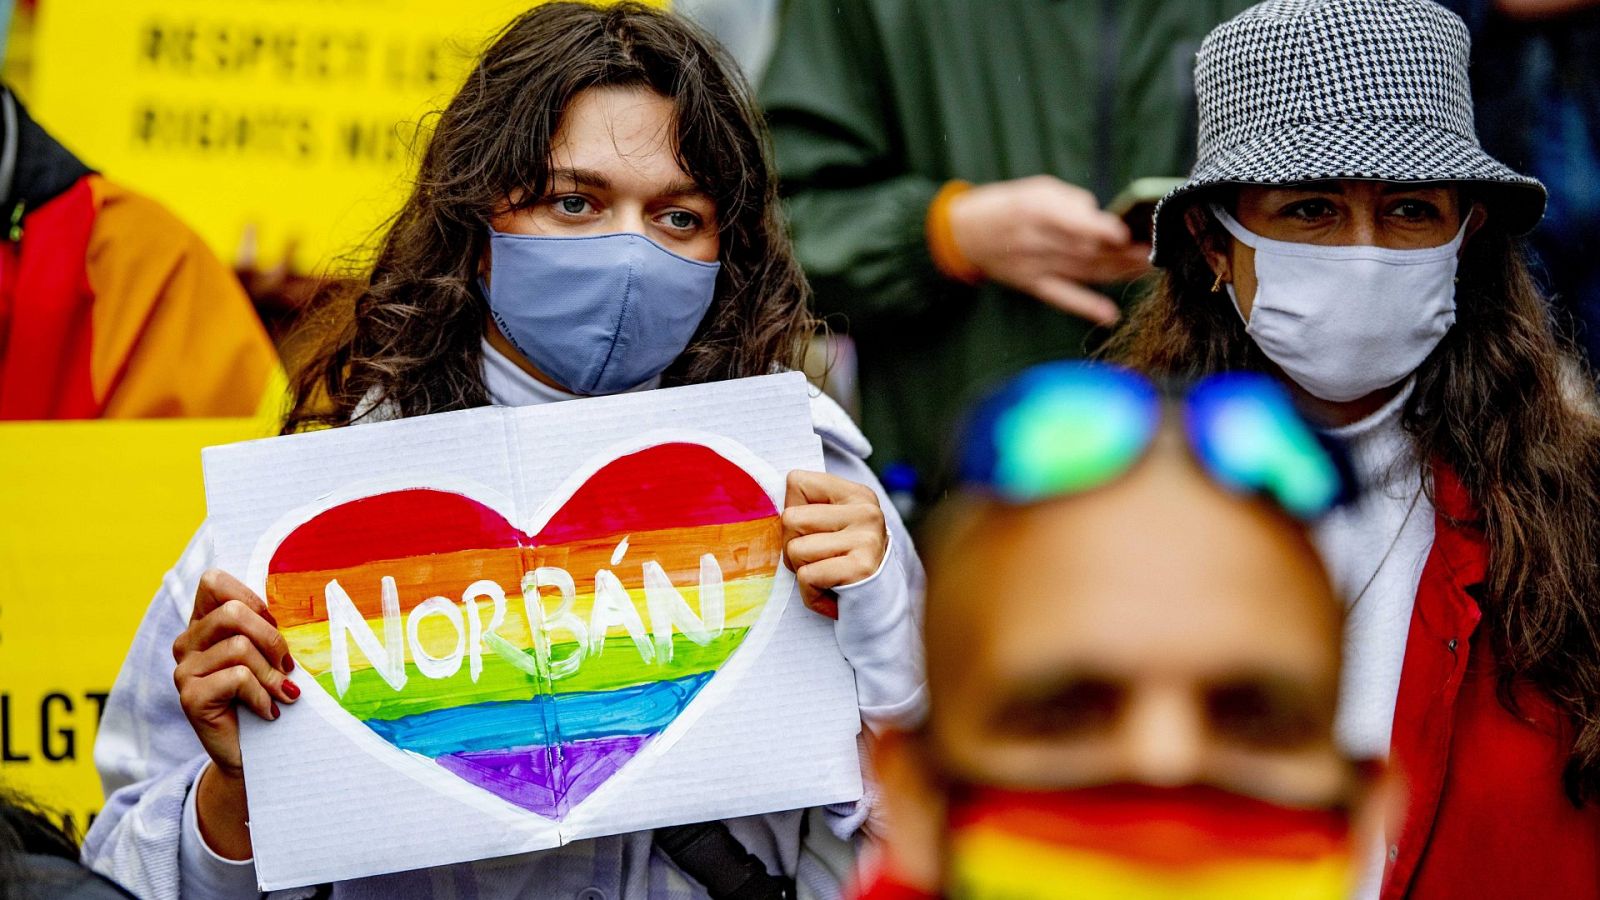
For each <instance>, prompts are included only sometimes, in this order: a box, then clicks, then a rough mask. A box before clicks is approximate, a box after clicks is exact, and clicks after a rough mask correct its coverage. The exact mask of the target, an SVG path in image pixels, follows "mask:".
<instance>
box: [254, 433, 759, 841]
mask: <svg viewBox="0 0 1600 900" xmlns="http://www.w3.org/2000/svg"><path fill="white" fill-rule="evenodd" d="M780 541H781V525H780V522H779V518H778V510H777V508H776V507H775V506H774V504H773V503H772V500H771V498H770V497H768V496H767V494H766V492H765V491H764V490H762V489H761V487H760V485H758V484H757V483H756V482H755V481H754V479H752V478H751V477H750V476H749V474H748V473H746V472H745V471H744V470H743V469H741V468H739V467H738V466H736V465H735V464H733V463H732V462H730V461H728V460H727V459H725V458H723V457H722V456H720V455H719V454H717V453H716V452H715V451H713V450H711V449H710V448H708V447H704V446H702V445H699V444H688V443H674V444H661V445H657V446H654V447H649V448H646V449H644V450H641V451H638V452H636V453H632V454H629V455H626V456H623V457H619V458H618V459H615V460H613V461H611V462H610V463H608V464H607V465H605V466H603V467H602V468H600V469H599V470H598V471H597V472H595V474H594V475H593V476H592V477H590V478H589V479H588V480H587V481H585V482H584V484H583V485H582V486H581V487H580V488H579V489H578V490H577V491H575V492H574V494H573V496H572V497H571V498H570V499H569V500H568V501H567V502H566V503H565V504H564V505H563V506H562V507H561V509H559V510H558V511H557V512H556V514H555V515H554V516H552V517H551V519H550V520H549V522H547V523H546V524H545V526H544V527H543V528H542V529H541V530H540V531H539V533H538V534H536V535H532V536H529V535H525V534H524V533H523V532H521V531H520V530H518V529H517V528H516V527H515V526H513V525H512V524H511V523H508V522H506V521H505V519H504V518H503V517H502V516H501V515H500V514H499V513H497V512H495V511H494V510H492V509H490V508H489V507H487V506H485V505H483V504H481V503H479V502H477V501H476V500H473V499H471V498H469V497H466V496H463V495H461V494H456V493H450V492H445V491H437V490H423V489H418V490H405V491H396V492H391V493H387V494H381V495H378V496H374V497H368V498H363V499H361V500H356V501H352V502H349V503H345V504H341V505H339V506H336V507H333V508H331V509H329V510H326V511H324V512H322V513H319V514H318V515H316V516H315V517H313V518H311V519H310V520H308V521H307V522H305V523H304V524H302V525H301V526H300V527H298V528H297V529H295V531H294V532H293V533H291V534H290V535H289V537H287V538H286V539H285V540H284V541H283V542H282V543H281V544H280V545H279V546H278V548H277V550H276V552H275V553H274V555H273V558H272V561H271V563H270V564H269V566H268V576H267V597H268V603H269V604H270V606H271V608H272V610H273V613H274V615H275V616H276V618H277V620H278V623H279V627H280V629H281V630H282V633H283V635H284V636H285V638H286V639H287V640H288V642H289V646H290V649H291V652H292V653H293V654H294V657H295V660H296V661H297V662H298V663H299V664H300V665H301V666H302V667H303V668H304V669H305V670H306V671H307V672H309V673H311V674H312V675H313V676H315V677H316V679H317V681H318V683H319V684H320V685H321V686H322V687H323V688H324V689H325V690H326V691H327V692H328V694H329V695H330V696H334V697H336V698H337V699H338V702H339V704H340V705H341V706H342V707H343V708H344V709H345V710H346V711H347V712H349V713H350V714H351V715H352V716H354V717H355V718H356V719H358V720H359V721H361V722H363V723H365V724H366V725H367V727H368V728H370V729H371V730H372V731H373V732H374V733H375V734H377V735H378V736H379V737H381V738H383V739H384V740H386V741H388V742H389V743H391V744H393V745H394V746H396V747H399V748H401V749H404V750H407V751H410V752H412V753H417V754H420V755H422V756H425V757H429V758H431V759H434V760H435V761H437V762H438V764H439V765H441V766H443V767H444V768H445V769H447V770H448V771H450V772H452V773H453V774H455V775H457V776H458V777H460V778H462V779H463V780H465V781H467V782H469V783H471V784H474V785H477V786H479V787H482V788H484V789H486V790H489V791H491V792H493V793H495V794H497V795H499V796H500V797H503V798H505V799H506V800H509V801H510V802H512V803H515V804H517V805H519V806H522V807H524V808H526V809H529V810H532V811H534V812H536V813H539V814H540V815H543V816H546V817H551V818H559V817H560V816H563V815H565V813H566V811H567V810H568V809H570V808H571V806H572V805H573V804H575V803H577V802H579V801H581V800H582V799H583V798H584V797H586V796H588V794H589V793H591V792H592V791H593V790H594V789H595V788H596V787H598V786H599V785H600V784H602V783H604V781H605V780H606V779H607V778H609V777H610V776H611V775H612V774H615V772H616V771H618V770H619V769H620V768H621V767H622V765H623V764H624V763H626V762H627V760H629V759H631V758H632V757H633V756H634V755H635V754H637V753H638V752H639V750H640V749H641V748H642V747H644V746H645V745H646V744H647V743H648V741H649V740H650V739H651V738H653V737H655V736H656V735H658V734H660V733H661V731H662V730H663V729H665V728H666V727H667V726H668V725H669V724H671V722H672V721H673V720H674V719H676V718H677V716H678V715H679V714H680V713H681V712H682V711H683V710H684V709H685V708H686V707H687V706H688V705H689V703H690V702H691V701H692V700H693V699H694V697H695V695H696V694H698V693H699V691H700V690H701V689H702V688H703V687H704V686H705V685H706V684H707V683H708V682H709V681H710V680H711V678H712V677H713V676H714V675H715V674H716V672H717V671H718V670H719V669H720V668H721V667H722V666H723V665H724V664H725V663H726V662H727V661H728V659H729V658H730V657H731V656H732V655H733V653H734V652H735V651H736V650H737V649H738V648H739V646H740V645H741V644H742V643H743V641H744V639H745V637H746V636H747V635H748V634H749V632H750V629H751V628H752V627H754V625H755V624H756V622H757V620H758V619H759V618H760V616H761V613H762V610H763V609H764V608H765V606H766V603H767V600H768V597H769V596H770V594H771V592H772V587H773V580H774V578H775V577H776V574H777V570H778V566H779V565H780V563H781V559H782V547H781V542H780ZM706 554H710V555H711V556H712V557H713V558H714V559H715V562H716V567H717V568H718V570H720V574H721V581H720V585H721V588H720V592H721V597H722V598H723V607H724V617H723V625H722V627H721V629H720V630H719V631H717V632H716V633H708V634H703V635H700V636H699V638H700V639H699V640H696V639H695V637H694V636H692V635H686V634H684V633H682V631H681V630H680V631H674V632H672V633H671V635H670V647H671V653H670V659H668V658H666V657H667V656H668V654H664V653H662V652H660V648H661V646H664V645H657V644H655V642H653V641H649V640H648V639H649V637H650V634H649V632H650V629H651V625H652V619H651V617H650V612H649V604H648V602H647V593H646V582H645V566H646V564H647V563H654V564H656V565H659V567H660V569H661V571H662V572H663V573H664V574H665V576H666V578H667V580H668V581H669V582H670V583H671V585H672V587H673V588H674V589H675V590H676V591H677V592H678V595H679V596H681V597H682V598H683V601H684V604H685V605H686V606H687V608H688V609H689V610H690V611H692V612H695V611H698V612H704V609H705V608H704V606H702V603H701V592H702V585H701V578H702V557H703V556H704V555H706ZM540 568H558V569H561V570H564V571H565V572H566V573H568V574H569V575H570V576H571V578H572V580H573V583H574V587H575V588H576V590H575V592H574V593H573V595H572V596H571V597H570V601H571V602H570V606H569V607H567V610H568V611H569V612H570V614H571V615H572V616H574V617H575V618H576V621H578V622H580V623H591V622H596V620H595V619H593V616H594V614H595V604H596V590H595V584H596V573H597V572H600V571H602V570H605V571H609V572H612V573H613V574H614V575H615V576H616V578H617V580H618V582H620V586H621V589H622V591H624V592H626V596H627V599H628V602H629V603H631V604H632V606H633V608H634V610H636V611H637V613H638V615H639V617H640V621H641V622H642V624H643V627H644V629H645V632H646V635H645V636H646V639H647V640H646V641H644V642H641V641H639V640H638V637H637V635H636V634H633V633H630V631H629V630H628V628H626V627H625V626H624V625H622V624H619V623H617V622H614V621H611V620H612V619H613V618H615V616H610V615H606V616H605V617H604V618H602V619H600V620H598V622H599V623H600V624H602V625H603V630H604V634H603V636H602V635H598V634H590V635H588V638H589V639H588V640H585V641H582V642H580V641H579V640H578V638H579V635H577V634H576V633H574V631H573V630H571V629H566V630H563V629H561V628H556V627H554V626H555V625H556V624H557V623H556V621H555V620H554V619H551V618H549V617H550V616H553V615H554V614H555V613H556V612H557V611H558V609H560V600H561V595H560V593H559V591H558V590H552V589H549V588H547V589H546V590H545V591H543V592H542V597H541V598H539V599H538V600H536V601H535V602H536V603H537V604H538V609H540V610H543V612H542V613H540V612H538V611H531V612H530V611H528V609H527V607H526V606H525V603H524V598H523V596H522V583H523V577H524V573H530V572H534V571H536V570H538V569H540ZM385 578H392V579H394V582H395V587H396V594H397V599H398V611H399V614H400V616H401V617H402V619H403V621H404V623H405V626H406V628H405V631H406V633H408V634H409V633H411V632H413V631H414V633H415V639H416V643H417V644H418V645H420V647H421V648H422V650H423V652H424V654H425V655H426V656H428V657H432V658H433V659H435V660H437V659H441V658H452V654H453V653H454V654H456V656H455V657H453V658H460V656H461V654H460V653H459V651H460V650H461V648H462V646H463V641H465V640H466V635H468V634H469V633H470V628H469V627H459V626H458V625H457V624H456V623H455V622H453V621H452V618H451V617H447V616H445V615H441V614H423V615H417V614H416V610H417V608H418V606H419V604H422V603H423V602H424V601H425V600H427V599H428V598H436V597H442V598H445V600H447V601H448V602H450V603H451V604H454V606H455V608H456V610H458V611H460V613H461V615H462V617H463V618H464V619H465V617H470V616H472V615H474V613H473V612H471V611H469V609H468V608H467V606H466V604H465V602H464V600H463V593H464V592H465V590H466V588H467V587H468V586H469V585H472V584H474V583H477V582H481V581H484V580H487V581H491V582H493V583H494V584H495V585H498V586H499V588H500V589H501V590H502V591H503V592H504V595H505V599H506V602H505V605H504V617H503V619H502V620H501V622H500V624H499V625H498V626H496V627H495V628H494V631H493V633H494V635H495V637H494V638H488V639H485V640H482V641H480V645H481V646H480V647H478V648H470V647H469V648H467V656H466V659H464V660H463V661H462V662H461V664H460V665H459V668H457V669H456V670H455V671H454V672H453V673H450V674H447V675H443V676H441V677H430V676H429V675H428V674H426V673H425V672H424V670H423V668H422V667H421V666H419V664H418V661H417V659H416V658H415V653H414V648H413V647H412V646H411V642H410V640H409V639H405V640H404V641H403V642H404V643H405V644H406V649H405V652H404V660H403V665H404V671H405V682H404V685H403V687H401V688H400V689H398V690H397V689H395V688H394V687H393V686H391V683H390V681H389V680H386V677H385V676H386V675H388V674H390V673H388V672H387V671H386V670H385V669H384V668H383V666H382V663H383V660H382V659H380V660H379V661H378V664H377V665H375V664H374V660H371V659H368V658H367V657H366V655H365V654H364V653H362V652H361V651H360V650H359V649H358V648H357V647H356V646H355V642H354V641H350V640H349V639H348V638H346V637H344V636H342V635H341V638H340V639H341V640H345V641H346V642H347V644H348V645H349V647H348V649H347V650H346V656H347V658H348V675H347V677H348V684H347V686H346V687H345V688H344V690H343V691H341V690H339V684H338V678H336V673H335V667H334V654H333V650H334V645H333V643H332V633H333V629H332V628H331V626H330V622H329V610H328V596H329V584H330V583H331V582H335V581H336V582H337V583H338V586H339V587H340V588H342V589H343V590H344V592H345V593H346V594H347V595H348V597H349V599H350V602H351V604H352V605H353V607H354V609H355V610H356V615H358V616H359V617H360V618H361V619H363V620H364V621H365V624H366V627H367V628H368V629H370V631H371V633H372V634H373V635H374V636H376V637H377V638H382V637H383V636H384V635H385V619H384V602H383V590H382V587H381V585H382V584H383V580H384V579H385ZM707 590H710V588H707ZM432 602H433V605H434V606H438V605H439V604H438V601H432ZM477 606H478V609H477V611H476V615H477V617H478V622H479V625H480V627H481V629H482V630H483V631H484V632H485V633H487V632H488V631H489V626H490V624H491V623H492V617H491V612H492V609H493V604H492V603H491V602H490V600H489V598H487V597H483V596H479V597H478V599H477ZM609 610H610V607H606V608H604V609H602V610H601V612H602V613H607V612H609ZM392 612H393V611H392V610H391V614H392ZM530 616H535V617H540V618H543V619H544V620H545V621H546V622H547V624H546V625H545V626H544V628H539V627H537V626H535V625H533V624H532V623H531V622H530ZM565 621H571V620H570V619H567V620H565ZM468 624H469V625H470V622H469V623H468ZM540 636H543V637H544V638H545V639H546V640H547V641H548V643H549V647H548V655H547V657H546V659H548V660H550V661H561V660H568V659H572V658H575V657H578V656H581V657H582V661H581V662H580V663H579V664H578V665H577V666H576V669H575V670H573V671H570V672H568V671H563V670H562V669H561V668H560V666H559V665H550V664H548V663H546V662H544V661H542V660H541V655H540V653H539V652H538V651H537V650H536V640H537V638H539V637H540ZM384 649H385V650H387V649H388V648H387V645H384ZM647 656H651V657H653V658H651V659H646V657H647ZM474 659H475V661H474ZM436 674H437V673H436Z"/></svg>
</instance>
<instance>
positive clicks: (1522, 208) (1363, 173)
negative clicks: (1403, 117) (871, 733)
mask: <svg viewBox="0 0 1600 900" xmlns="http://www.w3.org/2000/svg"><path fill="white" fill-rule="evenodd" d="M1337 178H1354V179H1363V180H1371V181H1403V182H1420V181H1458V182H1469V183H1472V184H1474V185H1476V186H1478V187H1479V188H1481V190H1480V192H1479V195H1480V196H1481V197H1482V198H1483V199H1484V202H1485V203H1486V204H1487V205H1488V206H1489V214H1490V215H1491V216H1493V217H1496V218H1498V219H1499V220H1500V222H1501V224H1502V225H1503V226H1504V227H1505V228H1506V229H1507V230H1508V231H1509V232H1510V233H1512V234H1525V233H1527V232H1529V231H1532V230H1533V227H1534V226H1535V225H1537V224H1539V220H1540V219H1541V218H1543V217H1544V205H1545V189H1544V185H1542V184H1540V183H1539V182H1538V181H1537V180H1536V179H1533V178H1529V177H1527V176H1525V175H1518V174H1517V173H1516V172H1513V171H1511V170H1510V169H1509V168H1507V167H1505V166H1504V165H1502V164H1501V163H1500V162H1499V161H1498V160H1496V159H1494V157H1492V156H1490V155H1489V154H1487V153H1485V152H1483V149H1482V148H1481V147H1479V146H1478V144H1477V143H1476V142H1475V141H1471V140H1468V139H1466V138H1463V137H1461V136H1460V135H1458V134H1455V133H1453V132H1449V131H1445V130H1443V129H1441V128H1436V127H1433V126H1431V125H1425V124H1422V123H1419V122H1407V121H1347V122H1313V123H1306V124H1302V125H1295V126H1293V127H1291V128H1285V129H1280V130H1278V131H1275V132H1272V133H1269V134H1262V135H1257V136H1256V137H1254V138H1252V139H1250V140H1248V141H1245V142H1243V143H1240V144H1237V145H1235V146H1233V147H1230V148H1229V149H1227V150H1226V151H1224V152H1222V153H1218V154H1216V155H1215V156H1213V157H1211V158H1209V159H1206V160H1204V161H1202V162H1201V163H1200V164H1199V165H1197V166H1196V167H1195V170H1194V174H1193V175H1191V176H1190V177H1189V180H1188V181H1187V182H1186V183H1184V184H1182V185H1180V186H1178V187H1176V188H1174V189H1173V190H1172V191H1170V192H1169V193H1168V194H1167V195H1166V196H1165V197H1163V198H1162V199H1161V201H1160V202H1159V203H1157V204H1156V209H1155V214H1154V215H1155V222H1154V232H1153V233H1154V235H1155V241H1154V247H1153V248H1152V251H1151V255H1150V258H1151V261H1152V262H1153V263H1154V264H1155V265H1158V266H1166V265H1170V264H1171V262H1172V255H1173V252H1174V251H1173V248H1174V247H1177V246H1179V245H1180V244H1181V243H1182V241H1181V235H1182V231H1183V229H1184V227H1185V226H1184V223H1183V210H1184V208H1186V207H1187V206H1188V205H1189V204H1188V203H1186V202H1184V201H1185V200H1186V199H1192V198H1191V197H1189V196H1188V195H1192V194H1195V193H1197V192H1203V191H1205V189H1207V188H1210V187H1214V186H1216V185H1222V184H1299V183H1303V182H1307V181H1328V180H1331V179H1337Z"/></svg>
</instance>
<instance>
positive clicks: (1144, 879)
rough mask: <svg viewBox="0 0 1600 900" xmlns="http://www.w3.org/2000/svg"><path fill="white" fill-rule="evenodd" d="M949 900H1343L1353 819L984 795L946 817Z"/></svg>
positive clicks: (1242, 801)
mask: <svg viewBox="0 0 1600 900" xmlns="http://www.w3.org/2000/svg"><path fill="white" fill-rule="evenodd" d="M951 826H952V827H951V831H952V838H951V860H952V862H951V879H952V882H953V884H954V886H955V889H954V890H953V891H952V896H956V897H965V898H975V900H977V898H1012V900H1046V898H1048V900H1088V898H1103V897H1117V898H1122V900H1146V898H1150V900H1154V898H1168V897H1185V898H1191V900H1342V898H1345V897H1348V896H1349V892H1350V889H1351V887H1352V882H1351V874H1352V873H1351V848H1350V835H1349V823H1348V819H1347V817H1346V816H1345V815H1344V814H1342V813H1339V812H1335V811H1330V810H1305V809H1292V808H1288V807H1282V806H1277V805H1274V804H1271V803H1266V802H1263V801H1260V800H1254V799H1251V798H1247V797H1241V796H1239V795H1236V794H1230V793H1226V792H1223V791H1219V790H1215V789H1211V788H1203V787H1188V788H1173V789H1164V788H1150V787H1143V786H1138V785H1114V786H1108V787H1100V788H1090V789H1085V790H1076V791H1059V792H1037V793H1035V792H1026V791H1007V790H1000V789H991V788H981V789H977V790H976V792H975V794H974V796H973V797H972V798H971V802H970V803H966V804H963V805H961V806H960V807H958V808H957V810H956V811H955V813H954V814H953V815H952V820H951Z"/></svg>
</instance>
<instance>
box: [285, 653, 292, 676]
mask: <svg viewBox="0 0 1600 900" xmlns="http://www.w3.org/2000/svg"><path fill="white" fill-rule="evenodd" d="M293 671H294V657H292V656H290V655H289V654H287V653H285V654H284V655H283V674H285V675H287V674H289V673H290V672H293Z"/></svg>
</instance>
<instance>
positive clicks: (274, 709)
mask: <svg viewBox="0 0 1600 900" xmlns="http://www.w3.org/2000/svg"><path fill="white" fill-rule="evenodd" d="M272 717H273V718H274V719H276V718H277V717H278V704H277V703H276V702H274V703H273V704H272Z"/></svg>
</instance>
